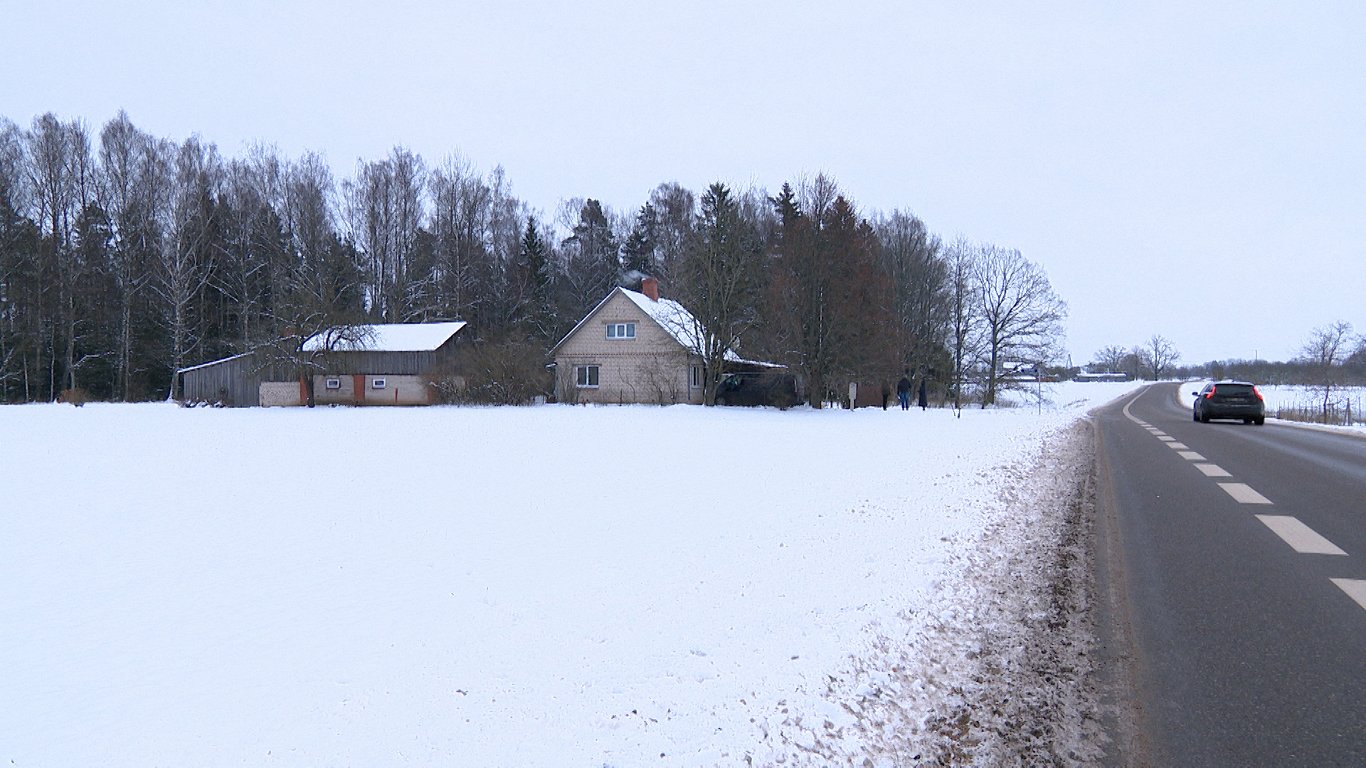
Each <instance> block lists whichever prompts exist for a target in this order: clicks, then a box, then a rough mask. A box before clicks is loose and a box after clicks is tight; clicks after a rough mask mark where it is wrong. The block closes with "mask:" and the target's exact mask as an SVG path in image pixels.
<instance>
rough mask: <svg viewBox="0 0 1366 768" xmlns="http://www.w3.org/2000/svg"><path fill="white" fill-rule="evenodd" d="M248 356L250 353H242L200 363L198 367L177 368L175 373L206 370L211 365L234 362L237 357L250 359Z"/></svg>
mask: <svg viewBox="0 0 1366 768" xmlns="http://www.w3.org/2000/svg"><path fill="white" fill-rule="evenodd" d="M250 356H251V353H250V352H242V353H240V354H236V355H229V356H228V357H224V358H220V359H218V360H210V361H209V362H207V363H200V364H199V365H191V366H188V367H185V368H178V369H176V373H185V372H186V371H197V370H199V369H200V368H208V367H209V366H211V365H218V364H219V363H226V362H228V361H229V360H236V359H237V358H239V357H250Z"/></svg>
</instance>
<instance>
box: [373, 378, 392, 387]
mask: <svg viewBox="0 0 1366 768" xmlns="http://www.w3.org/2000/svg"><path fill="white" fill-rule="evenodd" d="M387 386H389V382H387V381H385V380H384V379H371V380H370V388H371V389H384V388H385V387H387Z"/></svg>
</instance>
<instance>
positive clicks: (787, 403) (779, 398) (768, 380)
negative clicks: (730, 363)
mask: <svg viewBox="0 0 1366 768" xmlns="http://www.w3.org/2000/svg"><path fill="white" fill-rule="evenodd" d="M800 402H801V398H799V397H797V379H796V377H794V376H793V375H792V374H790V373H776V372H775V373H767V372H765V373H759V372H750V371H745V372H741V373H732V374H730V375H728V376H726V378H724V379H722V380H721V384H720V386H718V387H717V388H716V404H717V405H769V406H773V407H775V408H791V407H792V406H794V405H796V404H798V403H800Z"/></svg>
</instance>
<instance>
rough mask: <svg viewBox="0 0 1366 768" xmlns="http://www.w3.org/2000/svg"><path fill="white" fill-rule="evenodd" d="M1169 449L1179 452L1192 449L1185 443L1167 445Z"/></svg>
mask: <svg viewBox="0 0 1366 768" xmlns="http://www.w3.org/2000/svg"><path fill="white" fill-rule="evenodd" d="M1167 447H1168V448H1171V449H1173V450H1177V451H1184V450H1186V449H1187V448H1190V446H1189V445H1186V444H1185V443H1167Z"/></svg>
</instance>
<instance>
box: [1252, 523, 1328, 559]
mask: <svg viewBox="0 0 1366 768" xmlns="http://www.w3.org/2000/svg"><path fill="white" fill-rule="evenodd" d="M1257 519H1258V520H1261V521H1262V522H1263V523H1265V524H1266V527H1267V528H1270V529H1271V532H1272V533H1274V534H1276V535H1277V536H1280V537H1281V538H1282V539H1284V540H1285V543H1286V544H1289V545H1290V546H1291V547H1292V548H1293V549H1294V550H1295V551H1296V552H1299V553H1300V554H1304V555H1346V554H1347V553H1346V552H1343V551H1342V550H1341V549H1338V547H1337V545H1336V544H1334V543H1333V542H1331V541H1329V540H1328V539H1325V538H1323V537H1322V536H1320V535H1319V534H1318V533H1317V532H1315V531H1314V529H1313V528H1310V527H1309V526H1307V525H1305V524H1304V523H1302V522H1300V521H1299V519H1298V518H1294V517H1290V516H1289V515H1257Z"/></svg>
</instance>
